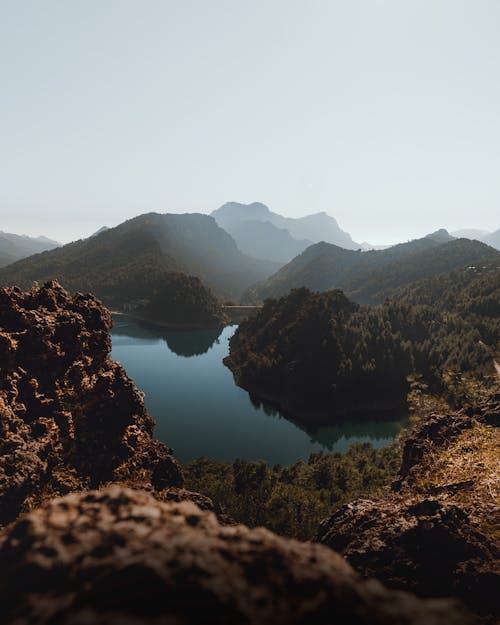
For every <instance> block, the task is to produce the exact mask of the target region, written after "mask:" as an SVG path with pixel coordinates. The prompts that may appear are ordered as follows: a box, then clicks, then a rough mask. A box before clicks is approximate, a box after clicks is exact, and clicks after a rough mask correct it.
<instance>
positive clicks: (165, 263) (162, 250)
mask: <svg viewBox="0 0 500 625" xmlns="http://www.w3.org/2000/svg"><path fill="white" fill-rule="evenodd" d="M278 266H279V265H278V264H276V263H271V262H264V261H258V260H256V259H253V258H250V257H248V256H245V255H244V254H242V253H241V252H240V251H239V250H238V248H237V247H236V244H235V243H234V241H233V240H232V239H231V237H230V236H229V235H228V234H227V233H226V232H225V231H224V230H222V228H219V226H217V224H216V222H215V220H214V219H213V218H211V217H208V216H207V215H198V214H185V215H169V214H167V215H159V214H157V213H149V214H145V215H141V216H139V217H135V218H134V219H131V220H129V221H126V222H124V223H123V224H121V225H119V226H117V227H116V228H111V229H108V230H105V231H104V232H101V233H99V234H96V236H93V237H90V238H88V239H85V240H80V241H76V242H74V243H70V244H68V245H65V246H64V247H61V248H58V249H56V250H53V251H50V252H44V253H42V254H39V255H36V256H33V257H31V258H28V259H24V260H22V261H19V262H17V263H14V264H12V265H10V266H8V267H5V268H3V269H1V270H0V285H11V284H16V285H18V286H20V287H22V288H29V287H30V286H31V284H32V282H33V281H35V280H36V281H38V282H44V281H46V280H49V279H57V280H59V281H60V282H61V283H62V284H63V285H64V286H65V287H66V288H68V289H70V290H72V291H76V290H81V291H91V292H94V293H95V294H97V295H98V296H99V297H101V298H102V299H103V300H104V301H105V302H106V303H108V304H110V305H121V304H124V303H126V302H129V301H131V300H137V299H142V298H148V296H149V292H150V291H149V289H150V286H151V284H154V282H155V280H156V278H157V276H163V275H164V274H165V273H166V272H168V273H172V272H174V273H185V274H191V275H194V276H197V277H199V278H200V279H201V280H202V281H203V282H204V283H205V284H206V285H208V286H210V287H212V288H213V289H214V291H215V292H216V294H217V295H218V296H221V297H238V296H239V295H240V294H241V292H242V291H243V290H244V289H245V288H246V287H248V286H249V285H250V284H251V283H253V282H255V280H258V279H262V278H264V277H266V276H267V275H270V274H271V273H272V272H273V271H275V270H276V269H277V267H278Z"/></svg>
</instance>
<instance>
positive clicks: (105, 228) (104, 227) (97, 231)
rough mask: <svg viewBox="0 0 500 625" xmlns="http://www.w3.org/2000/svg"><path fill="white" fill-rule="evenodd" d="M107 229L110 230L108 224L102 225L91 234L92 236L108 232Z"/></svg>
mask: <svg viewBox="0 0 500 625" xmlns="http://www.w3.org/2000/svg"><path fill="white" fill-rule="evenodd" d="M106 230H109V228H108V226H101V227H100V228H99V230H96V231H95V232H94V234H91V235H90V236H91V237H96V236H97V235H98V234H101V232H106Z"/></svg>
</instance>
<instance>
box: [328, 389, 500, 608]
mask: <svg viewBox="0 0 500 625" xmlns="http://www.w3.org/2000/svg"><path fill="white" fill-rule="evenodd" d="M499 418H500V395H496V396H494V397H492V398H491V399H490V400H489V401H485V402H484V403H483V404H481V405H479V406H478V407H477V408H475V409H472V408H470V409H467V410H462V411H460V412H458V413H456V414H450V415H432V416H431V417H430V418H428V419H426V420H425V421H424V422H423V423H422V424H421V425H420V426H419V427H418V428H417V429H416V431H415V432H414V433H413V434H412V435H411V436H410V437H409V438H408V439H407V441H406V444H405V447H404V451H403V462H402V466H401V470H400V474H399V478H398V480H397V481H396V482H395V484H394V485H393V492H392V493H390V494H389V495H387V496H384V497H381V498H380V499H377V500H361V501H356V502H354V503H352V504H348V505H346V506H344V507H343V508H341V509H340V510H339V511H338V512H336V513H335V514H334V515H333V516H332V517H331V518H330V519H328V520H327V521H325V522H324V523H323V524H322V526H321V528H320V531H319V534H318V537H317V538H318V540H319V541H320V542H322V543H324V544H327V545H329V546H330V547H332V548H333V549H335V550H337V551H339V552H340V553H342V554H343V555H344V556H345V557H346V558H347V560H348V561H349V562H350V563H351V564H352V565H353V566H354V568H355V569H356V570H358V571H360V572H361V573H363V574H364V575H365V576H371V575H376V576H377V578H378V579H380V580H381V581H383V582H384V583H386V584H387V585H388V586H390V587H392V588H399V589H405V590H411V591H414V592H416V593H417V594H419V595H422V596H444V595H454V596H458V597H461V598H462V599H463V601H464V602H466V603H468V604H469V606H470V607H471V608H473V609H474V610H476V611H478V612H479V613H482V614H484V615H490V616H491V615H494V614H497V615H498V608H499V603H498V590H499V589H500V566H499V556H500V548H499V542H498V539H499V535H500V505H499V503H500V502H499V498H498V489H499V475H498V467H499V463H498V460H499V453H498V450H499V449H500V431H499V429H498V424H499Z"/></svg>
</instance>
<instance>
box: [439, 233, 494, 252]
mask: <svg viewBox="0 0 500 625" xmlns="http://www.w3.org/2000/svg"><path fill="white" fill-rule="evenodd" d="M451 234H452V235H453V236H456V237H466V238H467V239H475V240H476V241H482V242H483V243H486V244H487V245H491V247H494V248H495V249H496V250H500V229H498V230H495V232H488V231H487V230H479V229H477V228H466V229H464V230H457V231H456V232H452V233H451Z"/></svg>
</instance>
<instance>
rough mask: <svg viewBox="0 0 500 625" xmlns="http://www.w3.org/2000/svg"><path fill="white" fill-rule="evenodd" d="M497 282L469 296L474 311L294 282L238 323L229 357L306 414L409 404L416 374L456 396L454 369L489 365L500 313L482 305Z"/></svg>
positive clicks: (484, 370) (265, 390)
mask: <svg viewBox="0 0 500 625" xmlns="http://www.w3.org/2000/svg"><path fill="white" fill-rule="evenodd" d="M471 288H472V286H471ZM474 288H475V287H474ZM499 288H500V286H499V284H498V280H497V281H496V291H495V292H488V295H485V297H484V298H483V299H484V301H483V305H482V306H481V305H480V302H481V301H482V300H480V299H478V298H475V299H474V298H472V299H470V300H467V301H469V307H470V308H471V310H473V311H474V314H472V313H470V315H469V316H467V315H463V314H459V313H458V312H451V311H446V310H445V309H443V307H438V306H429V305H413V304H411V303H408V300H409V299H410V296H409V295H407V296H406V298H403V297H402V298H401V299H400V300H398V301H388V302H386V303H385V304H383V305H381V306H377V307H366V306H359V305H357V304H354V303H352V302H350V301H349V300H348V299H347V298H346V297H345V296H344V295H343V293H342V292H341V291H328V292H325V293H316V294H315V293H311V292H310V291H308V290H307V289H295V290H293V291H292V292H291V293H290V295H288V296H287V297H283V298H280V299H270V300H267V301H266V302H265V304H264V306H263V308H262V309H261V311H260V312H259V313H257V314H256V315H253V316H252V317H250V318H249V319H248V320H247V321H245V322H243V323H242V324H241V325H240V327H239V328H238V330H237V332H236V334H235V335H234V336H233V338H232V339H231V342H230V355H229V356H228V357H227V358H226V360H225V364H226V365H227V366H228V367H229V368H230V369H231V370H232V371H233V374H234V376H235V379H236V382H237V384H239V385H240V386H242V387H243V388H246V389H247V390H249V391H250V392H252V393H253V394H255V395H256V396H257V397H261V398H263V399H267V400H269V401H272V402H275V403H277V404H278V405H279V406H280V407H281V408H282V409H283V410H284V411H285V412H288V413H290V414H292V415H294V416H295V417H296V418H297V419H299V420H301V421H303V422H305V423H308V422H324V421H327V422H328V421H331V420H332V419H334V418H335V417H338V416H343V415H347V414H356V413H359V414H360V416H361V415H362V413H366V412H368V411H369V412H371V413H372V414H373V412H374V411H375V410H377V409H378V410H383V411H386V410H388V409H390V408H397V407H398V406H403V405H405V404H406V396H407V392H408V390H409V383H408V376H409V375H410V374H421V375H422V376H423V379H424V381H425V382H426V383H428V384H429V386H430V389H431V391H432V392H440V393H448V395H449V399H450V401H453V394H454V393H456V392H457V391H456V390H455V389H454V386H457V385H455V384H454V382H453V380H454V379H455V378H456V376H461V375H462V374H463V373H471V372H473V374H474V375H481V376H485V375H487V374H489V373H490V372H491V370H492V367H493V355H494V350H495V349H496V346H497V344H498V341H499V339H500V332H499V330H500V328H499V324H498V318H497V317H488V316H487V315H483V316H481V318H480V321H479V320H478V318H479V314H478V313H479V311H483V310H484V311H489V310H491V309H492V307H494V301H495V297H498V290H499ZM474 292H475V291H474ZM495 293H496V294H495ZM492 302H493V303H492ZM477 326H479V328H478V327H477ZM485 337H487V338H488V342H489V345H490V346H493V349H492V348H491V347H489V346H488V344H487V343H486V341H485V340H484V338H485ZM459 386H460V385H458V386H457V388H458V387H459ZM457 399H458V397H457Z"/></svg>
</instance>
